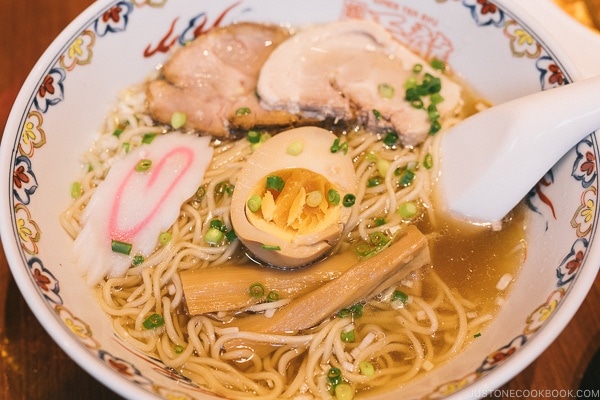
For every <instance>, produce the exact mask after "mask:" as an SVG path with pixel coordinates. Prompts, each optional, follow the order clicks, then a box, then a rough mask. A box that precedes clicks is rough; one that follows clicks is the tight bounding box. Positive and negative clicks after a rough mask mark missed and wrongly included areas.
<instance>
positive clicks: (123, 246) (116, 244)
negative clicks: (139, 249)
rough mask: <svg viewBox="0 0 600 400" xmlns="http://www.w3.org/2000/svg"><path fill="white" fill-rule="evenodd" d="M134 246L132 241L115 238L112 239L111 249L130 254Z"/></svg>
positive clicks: (115, 251)
mask: <svg viewBox="0 0 600 400" xmlns="http://www.w3.org/2000/svg"><path fill="white" fill-rule="evenodd" d="M132 248H133V245H132V244H131V243H125V242H120V241H118V240H114V239H113V240H112V241H111V249H112V251H113V252H114V253H120V254H125V255H126V256H128V255H129V254H131V249H132Z"/></svg>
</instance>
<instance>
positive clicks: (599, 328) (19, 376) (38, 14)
mask: <svg viewBox="0 0 600 400" xmlns="http://www.w3.org/2000/svg"><path fill="white" fill-rule="evenodd" d="M91 3H93V1H92V0H0V52H1V53H0V132H3V131H4V126H5V123H6V118H7V117H8V113H9V111H10V107H11V106H12V103H13V101H14V99H15V97H16V95H17V92H18V89H19V87H20V86H21V84H22V83H23V81H24V80H25V78H26V76H27V74H28V72H29V70H30V69H31V68H32V66H33V65H34V63H35V62H36V60H37V59H38V57H39V56H40V55H41V54H42V52H43V51H44V49H45V48H46V47H47V46H48V45H49V44H50V42H51V41H52V39H53V38H54V37H55V36H56V35H57V34H58V33H59V32H60V31H61V30H62V29H63V28H64V27H65V26H66V25H67V24H68V23H69V22H70V21H71V20H72V19H73V18H74V17H75V16H76V15H77V14H78V13H79V12H81V11H82V10H83V9H85V8H86V7H87V6H88V5H89V4H91ZM599 309H600V279H599V278H596V280H595V283H594V285H593V288H592V290H591V291H590V293H589V295H588V296H587V298H586V300H585V302H584V303H583V305H582V307H581V308H580V309H579V311H578V312H577V313H576V314H575V317H574V318H573V320H572V321H571V322H570V324H569V325H568V326H567V328H566V329H565V330H564V331H563V332H562V334H561V335H560V336H559V337H558V339H557V340H556V341H555V342H554V343H553V344H552V345H551V346H550V347H549V348H548V349H547V350H546V351H545V352H544V353H543V354H542V355H541V356H540V357H539V358H538V359H537V360H536V361H535V362H534V363H533V364H531V365H530V366H529V367H527V368H526V369H525V370H524V371H523V372H521V373H520V374H518V375H517V376H516V377H515V378H514V379H513V380H512V381H510V382H509V383H508V384H506V385H505V386H504V387H502V389H503V390H502V393H500V392H497V393H495V394H493V395H491V396H489V397H490V398H506V399H509V398H518V396H519V395H523V394H527V392H526V391H527V390H529V391H532V392H531V393H533V394H535V396H531V397H535V398H544V396H541V395H540V394H542V393H544V392H537V391H548V390H553V391H555V392H554V393H555V394H556V393H559V394H566V395H569V391H571V392H570V395H571V397H566V396H565V397H564V398H575V397H574V396H575V395H576V390H577V389H578V388H579V387H580V383H581V381H582V377H583V375H584V371H585V370H586V367H587V366H588V364H589V362H590V360H591V359H592V357H593V355H594V354H595V353H596V352H597V350H598V349H599V348H600V311H599ZM599 372H600V371H599V369H596V375H595V382H599V381H600V378H599V377H598V374H599ZM557 391H558V392H557ZM560 391H562V392H560ZM545 397H546V398H550V397H548V396H545ZM47 398H52V399H56V400H59V399H118V398H119V397H118V396H117V395H115V394H114V393H112V392H111V391H110V390H109V389H107V388H105V387H104V386H103V385H101V384H100V383H98V382H97V381H96V380H95V379H94V378H92V377H91V376H89V375H88V374H87V373H86V372H85V371H83V370H82V369H81V368H80V367H79V366H77V365H76V364H75V363H74V362H73V361H71V360H70V359H69V358H68V357H67V355H66V354H65V353H64V352H63V351H62V350H61V349H60V348H59V347H58V346H57V345H56V344H55V343H54V342H53V341H52V339H51V338H50V336H48V334H47V333H46V332H45V330H44V329H43V327H42V326H40V324H39V323H38V322H37V320H36V319H35V317H34V316H33V314H32V313H31V311H30V310H29V308H28V306H27V304H26V303H25V300H24V299H23V297H22V296H21V294H20V292H19V290H18V288H17V286H16V284H15V282H14V280H13V279H12V276H11V274H10V271H9V268H8V265H7V261H6V257H5V256H4V253H3V252H0V399H28V400H30V399H47Z"/></svg>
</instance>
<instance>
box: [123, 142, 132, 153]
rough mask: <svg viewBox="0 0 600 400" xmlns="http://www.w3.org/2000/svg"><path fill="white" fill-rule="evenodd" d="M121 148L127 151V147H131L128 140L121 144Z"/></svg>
mask: <svg viewBox="0 0 600 400" xmlns="http://www.w3.org/2000/svg"><path fill="white" fill-rule="evenodd" d="M121 147H122V148H123V151H124V152H125V153H129V149H130V148H131V144H130V143H128V142H125V143H123V145H122V146H121Z"/></svg>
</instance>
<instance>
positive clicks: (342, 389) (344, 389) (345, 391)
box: [333, 382, 354, 400]
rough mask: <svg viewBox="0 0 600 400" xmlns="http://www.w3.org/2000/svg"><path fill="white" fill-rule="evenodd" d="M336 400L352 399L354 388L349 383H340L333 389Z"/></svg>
mask: <svg viewBox="0 0 600 400" xmlns="http://www.w3.org/2000/svg"><path fill="white" fill-rule="evenodd" d="M333 392H334V394H335V398H336V399H337V400H352V399H354V389H352V386H350V384H349V383H345V382H343V383H340V384H338V385H336V386H335V388H334V389H333Z"/></svg>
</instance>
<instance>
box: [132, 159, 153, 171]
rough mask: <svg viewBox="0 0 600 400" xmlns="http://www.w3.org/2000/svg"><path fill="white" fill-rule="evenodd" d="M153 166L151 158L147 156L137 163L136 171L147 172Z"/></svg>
mask: <svg viewBox="0 0 600 400" xmlns="http://www.w3.org/2000/svg"><path fill="white" fill-rule="evenodd" d="M151 166H152V160H149V159H147V158H142V159H141V160H140V161H138V163H137V164H136V165H135V170H136V172H146V171H148V170H149V169H150V167H151Z"/></svg>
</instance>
